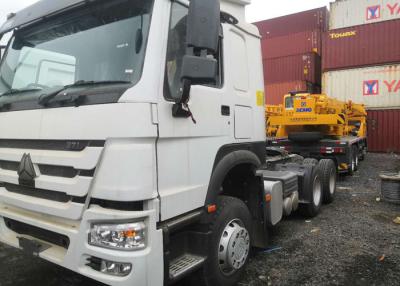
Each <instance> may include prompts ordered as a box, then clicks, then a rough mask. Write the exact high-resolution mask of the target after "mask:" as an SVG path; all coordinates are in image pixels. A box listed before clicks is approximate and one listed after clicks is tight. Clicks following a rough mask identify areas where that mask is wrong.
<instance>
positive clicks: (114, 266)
mask: <svg viewBox="0 0 400 286" xmlns="http://www.w3.org/2000/svg"><path fill="white" fill-rule="evenodd" d="M131 271H132V264H130V263H121V262H113V261H107V260H102V261H101V266H100V272H102V273H104V274H108V275H113V276H127V275H129V273H131Z"/></svg>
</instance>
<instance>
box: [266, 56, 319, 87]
mask: <svg viewBox="0 0 400 286" xmlns="http://www.w3.org/2000/svg"><path fill="white" fill-rule="evenodd" d="M263 64H264V81H265V83H267V84H270V83H278V82H288V81H308V82H311V83H314V84H321V57H320V56H319V55H317V54H315V53H307V54H302V55H294V56H288V57H282V58H275V59H269V60H264V61H263Z"/></svg>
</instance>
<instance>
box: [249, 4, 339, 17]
mask: <svg viewBox="0 0 400 286" xmlns="http://www.w3.org/2000/svg"><path fill="white" fill-rule="evenodd" d="M330 2H333V0H252V4H251V5H249V6H248V7H247V10H246V16H247V20H248V21H250V22H255V21H260V20H264V19H271V18H275V17H280V16H284V15H288V14H293V13H297V12H301V11H306V10H310V9H314V8H319V7H323V6H328V5H329V3H330Z"/></svg>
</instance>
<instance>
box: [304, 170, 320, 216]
mask: <svg viewBox="0 0 400 286" xmlns="http://www.w3.org/2000/svg"><path fill="white" fill-rule="evenodd" d="M306 192H309V193H308V196H307V197H309V198H311V202H309V203H307V204H301V205H300V206H299V208H300V213H301V214H302V215H303V216H305V217H307V218H313V217H315V216H317V215H318V214H319V212H320V210H321V205H322V197H323V193H322V184H321V177H320V174H319V172H318V171H317V168H314V170H313V173H312V177H311V184H310V188H308V190H306Z"/></svg>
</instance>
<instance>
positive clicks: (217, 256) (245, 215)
mask: <svg viewBox="0 0 400 286" xmlns="http://www.w3.org/2000/svg"><path fill="white" fill-rule="evenodd" d="M210 230H211V232H212V234H211V248H210V249H209V250H208V259H207V262H206V264H205V265H204V268H203V272H204V273H203V275H202V279H203V280H204V284H205V285H208V286H214V285H221V286H231V285H236V283H238V282H239V281H240V278H241V276H242V274H243V271H244V268H245V266H246V265H247V263H248V260H249V254H250V247H251V237H250V234H251V215H250V212H249V209H248V208H247V206H246V205H245V203H244V202H242V201H241V200H239V199H237V198H234V197H227V196H220V197H219V198H218V199H217V212H216V213H215V214H214V217H213V219H212V222H211V224H210Z"/></svg>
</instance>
